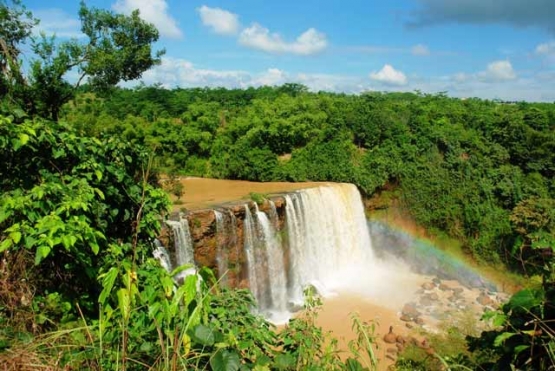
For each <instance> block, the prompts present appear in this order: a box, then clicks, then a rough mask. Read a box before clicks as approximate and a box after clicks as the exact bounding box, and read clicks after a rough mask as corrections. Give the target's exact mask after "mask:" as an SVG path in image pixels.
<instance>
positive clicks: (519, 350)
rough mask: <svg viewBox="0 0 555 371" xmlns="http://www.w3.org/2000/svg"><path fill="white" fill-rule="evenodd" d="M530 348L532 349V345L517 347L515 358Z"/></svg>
mask: <svg viewBox="0 0 555 371" xmlns="http://www.w3.org/2000/svg"><path fill="white" fill-rule="evenodd" d="M529 348H530V345H517V346H516V347H515V356H516V355H518V354H519V353H520V352H522V351H524V350H526V349H529Z"/></svg>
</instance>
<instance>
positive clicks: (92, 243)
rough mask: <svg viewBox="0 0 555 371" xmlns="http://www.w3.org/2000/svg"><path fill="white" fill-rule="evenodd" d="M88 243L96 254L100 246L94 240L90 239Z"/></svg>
mask: <svg viewBox="0 0 555 371" xmlns="http://www.w3.org/2000/svg"><path fill="white" fill-rule="evenodd" d="M89 245H90V246H91V250H92V252H93V254H94V255H98V252H99V251H100V246H98V244H97V243H96V242H94V241H91V242H90V243H89Z"/></svg>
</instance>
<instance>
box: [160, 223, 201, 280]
mask: <svg viewBox="0 0 555 371" xmlns="http://www.w3.org/2000/svg"><path fill="white" fill-rule="evenodd" d="M166 224H167V225H169V226H170V227H171V229H172V231H173V236H174V241H175V243H174V248H175V261H176V267H180V266H182V265H185V264H192V265H193V266H194V264H195V259H194V251H193V239H192V238H191V233H190V231H189V222H188V220H187V218H180V220H179V221H174V220H168V221H166ZM192 273H195V268H194V267H193V268H190V269H187V270H185V271H183V272H181V273H180V274H179V275H178V276H177V277H176V279H179V278H183V277H185V276H187V275H188V274H192Z"/></svg>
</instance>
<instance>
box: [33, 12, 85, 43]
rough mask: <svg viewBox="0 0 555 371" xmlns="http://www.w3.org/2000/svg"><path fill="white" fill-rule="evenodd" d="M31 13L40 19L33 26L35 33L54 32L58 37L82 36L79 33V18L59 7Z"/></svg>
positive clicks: (82, 35) (50, 33) (48, 33)
mask: <svg viewBox="0 0 555 371" xmlns="http://www.w3.org/2000/svg"><path fill="white" fill-rule="evenodd" d="M33 15H34V16H35V17H36V18H38V19H40V23H39V24H38V25H37V26H36V27H35V28H34V32H35V33H37V34H38V33H40V32H44V33H45V34H46V35H52V34H55V35H56V36H58V37H63V38H65V37H67V38H72V37H77V38H79V37H84V36H85V35H84V34H83V33H81V22H80V21H79V19H77V18H75V17H73V16H71V15H69V14H67V13H66V12H64V11H63V10H61V9H41V10H35V11H33Z"/></svg>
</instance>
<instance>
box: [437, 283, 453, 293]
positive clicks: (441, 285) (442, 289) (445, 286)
mask: <svg viewBox="0 0 555 371" xmlns="http://www.w3.org/2000/svg"><path fill="white" fill-rule="evenodd" d="M438 288H439V289H440V290H441V291H447V290H453V289H452V288H451V287H449V286H448V285H446V284H444V283H442V284H440V285H439V286H438Z"/></svg>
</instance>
